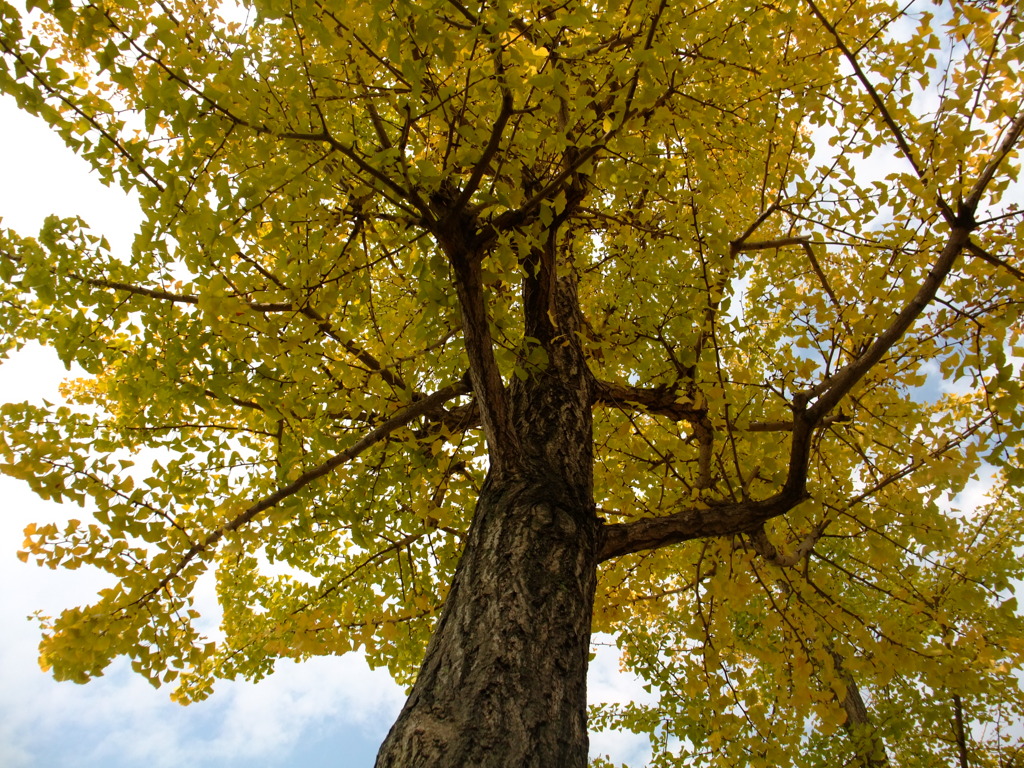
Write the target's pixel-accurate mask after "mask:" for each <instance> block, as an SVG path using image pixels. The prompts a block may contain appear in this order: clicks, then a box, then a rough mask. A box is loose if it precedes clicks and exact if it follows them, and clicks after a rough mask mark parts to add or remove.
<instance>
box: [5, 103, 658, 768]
mask: <svg viewBox="0 0 1024 768" xmlns="http://www.w3.org/2000/svg"><path fill="white" fill-rule="evenodd" d="M0 168H2V169H3V171H4V178H5V183H4V184H2V185H0V218H2V223H0V226H3V227H9V228H11V229H14V230H15V231H17V232H19V233H20V234H22V235H34V234H36V233H37V232H38V230H39V227H40V225H41V224H42V222H43V220H44V218H45V217H46V216H48V215H51V214H57V215H60V216H81V217H82V218H83V219H84V220H85V221H86V222H88V224H89V225H90V226H91V227H92V228H93V229H94V230H95V231H97V232H99V233H102V234H103V235H105V236H106V237H107V239H108V240H109V241H110V243H111V246H112V248H113V249H114V250H115V252H117V251H121V252H126V251H127V250H128V249H129V248H130V247H131V241H132V237H133V235H134V231H135V229H136V227H137V225H138V223H139V222H140V221H141V212H140V211H139V209H138V206H137V204H135V203H134V202H133V201H132V200H130V199H128V198H127V197H126V195H125V194H124V193H123V192H122V191H121V190H119V189H110V188H107V187H104V186H103V185H102V184H101V183H100V182H99V181H98V180H97V179H95V178H94V177H93V176H92V175H91V173H90V171H89V166H88V164H87V163H86V162H85V161H84V160H81V159H80V158H78V157H76V156H75V155H74V154H73V153H72V152H71V151H70V150H68V149H67V148H66V147H65V146H64V144H63V142H62V141H61V140H60V139H59V137H57V136H56V135H54V134H52V133H50V132H49V130H48V128H47V127H46V125H45V124H44V123H43V122H42V121H40V120H38V119H36V118H33V117H31V116H29V115H26V114H24V113H21V112H20V111H18V109H17V107H16V106H15V105H14V103H13V100H11V99H8V98H6V97H4V98H0ZM73 375H76V374H75V372H70V373H69V372H68V371H66V370H65V369H64V367H63V365H62V364H61V363H60V362H59V361H58V360H57V357H56V355H55V354H54V353H53V352H52V351H51V350H47V349H43V348H41V347H38V346H31V347H27V348H24V349H22V350H19V351H18V352H16V353H14V354H13V355H12V356H11V357H10V358H9V359H8V360H6V361H4V362H2V363H0V400H2V401H4V402H20V401H23V400H31V401H36V402H38V401H39V400H41V399H46V400H49V401H51V402H53V401H59V400H60V395H59V393H58V389H57V388H58V384H59V382H60V381H61V379H62V378H64V377H67V376H73ZM82 516H83V511H82V510H81V509H80V508H78V507H75V506H68V505H59V504H55V503H53V502H46V501H43V500H41V499H39V498H38V497H36V496H35V495H34V494H33V493H32V492H31V491H30V490H29V489H28V487H27V486H26V485H24V484H23V483H20V482H19V481H16V480H14V479H12V478H9V477H6V476H4V475H0V583H2V584H4V585H5V586H6V588H5V589H3V590H0V768H44V767H45V768H53V767H54V766H74V767H75V768H93V767H95V768H100V766H102V767H103V768H137V767H138V766H146V768H165V766H166V767H167V768H170V767H171V766H174V768H178V767H179V766H182V765H188V766H189V767H190V768H233V766H245V767H246V768H283V767H284V766H289V767H291V766H296V765H302V766H303V767H304V768H320V767H321V766H324V767H325V768H326V766H331V768H369V766H372V765H373V760H374V756H375V755H376V751H377V747H378V746H379V744H380V742H381V740H383V738H384V736H385V735H386V733H387V730H388V728H389V727H390V725H391V723H392V722H393V720H394V719H395V717H396V716H397V715H398V711H399V710H400V708H401V706H402V702H403V701H404V698H405V697H404V693H403V692H402V690H401V689H400V688H399V687H398V686H397V685H396V684H395V683H394V682H393V681H392V680H391V678H390V677H389V676H388V675H387V673H386V672H383V671H382V670H376V671H374V670H370V669H369V667H368V666H367V665H366V663H365V661H364V660H363V658H362V657H361V656H360V655H358V654H347V655H345V656H342V657H330V658H317V659H313V660H311V661H307V662H303V663H299V664H297V663H292V662H281V663H279V665H278V668H277V670H276V671H275V673H274V674H273V675H271V676H270V677H269V678H267V679H265V680H263V681H261V682H260V683H258V684H253V683H248V682H239V681H226V682H222V683H220V684H219V686H218V687H217V688H216V690H215V692H214V694H213V696H212V697H210V698H209V699H208V700H206V701H204V702H200V703H198V704H192V705H190V706H188V707H182V706H180V705H178V704H174V703H172V702H171V701H170V699H169V696H168V694H169V691H168V690H167V689H162V690H158V689H154V688H152V687H151V686H150V685H149V683H147V682H146V681H145V680H143V679H142V678H141V677H139V676H138V675H135V674H134V673H133V672H132V671H131V670H130V668H129V667H128V665H127V663H125V662H124V660H119V661H117V662H115V663H114V664H113V665H112V666H111V667H110V668H109V669H108V670H107V672H106V674H105V675H104V676H103V677H102V678H99V679H96V680H94V681H92V682H90V683H88V684H87V685H84V686H80V685H75V684H73V683H57V682H55V681H54V680H53V679H52V678H51V677H50V676H49V675H48V674H46V673H44V672H43V671H42V670H40V668H39V665H38V663H37V652H36V648H37V645H38V642H39V632H38V628H37V626H36V625H35V624H34V623H33V622H32V621H31V620H30V619H29V618H28V617H30V616H31V615H32V614H34V613H35V612H36V611H41V612H42V613H43V614H44V615H53V614H56V613H58V612H59V611H61V610H62V609H64V608H67V607H70V606H73V605H82V604H85V603H87V602H91V600H92V597H93V596H94V595H95V593H96V591H97V590H98V589H100V588H102V587H104V586H106V582H105V580H104V576H103V575H101V574H99V573H98V572H89V571H88V570H86V569H80V570H77V571H65V570H58V571H51V570H49V569H41V568H38V567H36V566H35V564H33V563H31V562H30V563H28V564H26V563H22V562H21V561H20V560H18V559H17V556H16V552H17V550H18V549H19V548H20V547H21V544H22V541H23V539H24V536H23V533H22V531H23V530H24V527H25V525H27V524H28V523H29V522H50V521H61V520H66V519H68V518H71V517H78V518H81V517H82ZM208 602H210V605H208V606H207V610H206V611H204V613H207V612H209V611H212V610H213V609H214V608H215V606H214V605H213V604H212V599H209V600H208ZM199 607H200V610H202V606H199ZM605 640H608V638H605ZM596 650H597V652H598V655H597V658H596V659H595V660H594V662H593V663H592V664H591V674H590V698H591V700H592V701H612V700H614V701H627V700H635V699H638V698H645V697H646V696H647V694H645V692H644V691H643V690H642V689H641V688H640V685H639V682H638V681H637V680H635V679H634V678H632V677H630V676H628V675H625V674H622V673H620V672H619V669H618V658H617V654H616V652H615V650H614V649H613V648H610V647H608V646H601V647H598V648H596ZM591 747H592V752H594V753H598V754H608V755H610V756H611V757H612V758H613V759H614V760H615V761H616V762H625V763H629V764H630V765H634V766H638V765H643V764H644V762H646V757H647V755H649V753H650V751H649V747H648V746H647V744H646V741H644V740H643V739H641V738H639V737H636V736H634V735H632V734H625V733H617V732H612V733H601V734H594V735H593V736H592V739H591Z"/></svg>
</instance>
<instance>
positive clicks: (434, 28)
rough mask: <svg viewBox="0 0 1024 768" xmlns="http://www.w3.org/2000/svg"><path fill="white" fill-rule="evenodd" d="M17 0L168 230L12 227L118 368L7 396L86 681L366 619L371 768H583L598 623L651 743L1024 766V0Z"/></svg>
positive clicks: (54, 637) (65, 334)
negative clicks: (39, 394)
mask: <svg viewBox="0 0 1024 768" xmlns="http://www.w3.org/2000/svg"><path fill="white" fill-rule="evenodd" d="M35 5H36V9H35V10H33V11H31V12H26V13H20V12H18V11H17V10H15V9H14V8H13V7H12V6H10V5H7V4H6V3H3V4H0V9H2V14H3V26H2V33H0V50H2V51H3V59H2V60H3V71H2V73H0V83H2V87H3V89H4V90H5V91H7V92H8V93H11V94H13V95H14V96H15V97H16V98H17V99H18V100H19V103H20V104H21V105H22V106H23V107H24V108H25V109H27V110H29V111H31V112H33V113H35V114H38V115H41V116H42V117H44V118H45V119H46V120H48V121H49V122H50V124H51V125H52V126H53V127H54V128H55V129H56V130H57V131H59V132H60V133H61V135H62V136H63V137H64V139H65V140H66V141H67V142H68V144H69V145H70V146H72V147H74V148H76V149H77V150H78V151H79V152H80V153H81V154H82V155H83V156H84V157H86V158H87V159H88V160H89V161H90V162H91V163H92V164H93V166H94V167H95V168H96V169H97V171H98V172H99V173H100V174H102V175H103V177H104V178H105V179H107V180H108V181H110V182H111V183H118V184H120V185H122V186H123V187H124V188H126V189H127V190H129V191H131V192H133V193H135V194H137V195H138V199H139V200H140V203H141V205H142V208H143V210H144V211H145V215H146V221H145V223H144V225H143V227H142V231H141V232H140V233H139V235H138V237H137V238H136V241H135V246H134V248H133V251H132V253H131V254H130V255H127V254H111V253H110V252H109V249H108V248H107V246H106V243H105V242H104V241H103V239H102V238H100V237H97V236H94V235H92V234H90V233H89V232H88V230H87V229H86V228H85V226H84V224H83V223H82V222H80V221H68V220H56V219H52V220H50V221H49V222H48V223H47V225H46V226H45V227H44V229H43V231H42V232H40V233H39V235H38V236H37V237H35V238H27V237H23V236H19V235H17V234H15V233H12V232H6V233H5V234H4V235H3V240H2V244H0V276H2V277H3V279H4V284H3V285H4V287H3V290H4V294H3V300H2V304H0V311H2V313H3V315H2V328H3V343H4V349H6V350H10V349H13V348H16V347H18V346H19V345H21V344H24V343H25V342H26V341H29V340H39V341H42V342H43V343H47V344H51V345H53V346H54V347H55V348H56V349H57V350H58V352H59V353H60V355H61V357H62V359H63V360H64V361H65V362H66V363H68V364H71V363H77V364H78V365H80V366H82V367H83V368H84V369H85V370H86V371H87V372H88V373H89V374H90V376H89V377H88V378H86V379H82V380H78V381H73V382H69V383H68V384H67V385H66V389H67V397H68V399H69V401H70V403H71V404H70V405H69V406H60V407H51V408H40V407H33V406H30V405H27V404H25V405H7V406H4V411H3V414H4V424H3V438H2V440H3V442H2V443H0V455H2V457H3V461H4V467H3V468H4V471H5V472H7V473H9V474H11V475H14V476H16V477H21V478H24V479H25V480H26V481H27V482H29V483H30V484H31V485H32V487H33V488H34V489H35V490H36V491H37V492H38V493H40V494H41V495H43V496H44V497H47V498H55V499H65V500H69V501H75V502H79V503H89V504H90V505H92V506H93V507H94V509H95V511H94V512H93V517H94V518H95V521H93V522H88V521H87V522H78V521H72V523H71V524H69V525H67V526H66V527H64V526H62V527H57V526H55V525H35V524H33V525H29V527H28V529H27V531H26V535H27V539H26V545H25V551H24V553H23V556H24V557H25V558H26V559H27V558H29V557H34V558H36V559H37V560H38V561H39V562H40V563H45V564H48V565H51V566H58V565H62V566H65V567H71V568H74V567H77V566H80V565H92V566H97V567H100V568H103V569H105V570H106V571H108V572H109V573H110V574H111V575H112V577H113V578H112V581H111V586H110V588H109V589H106V590H104V591H103V592H101V593H100V595H99V596H98V600H97V602H96V603H94V604H93V605H90V606H87V607H83V608H73V609H69V610H67V611H66V612H64V613H63V614H62V615H60V616H58V617H56V618H53V619H45V620H44V621H43V633H44V639H43V643H42V646H41V651H42V660H43V663H44V665H46V666H48V667H50V668H52V670H53V672H54V674H55V675H56V676H57V677H59V678H65V679H71V680H76V681H79V682H82V681H85V680H88V679H89V678H90V677H91V676H94V675H96V674H99V673H100V672H101V671H102V670H103V668H104V667H105V666H106V665H107V664H108V663H109V662H110V661H111V660H112V659H113V658H114V657H116V656H118V655H128V656H130V657H131V659H132V665H133V667H134V668H135V669H136V670H137V671H138V672H139V673H141V674H143V675H145V676H146V677H148V678H149V679H150V680H152V681H153V682H154V683H171V682H174V683H176V688H175V691H174V693H173V695H174V696H175V697H177V698H179V699H180V700H182V701H189V700H192V699H196V698H199V697H202V696H205V695H207V694H208V693H209V692H210V690H211V686H212V683H213V681H214V680H215V679H216V678H224V677H227V678H233V677H237V676H245V677H249V678H256V679H258V678H260V677H262V676H264V675H266V674H267V673H268V672H269V671H270V670H271V669H272V667H273V664H274V661H275V660H276V659H278V658H282V657H291V658H305V657H308V656H310V655H313V654H331V653H343V652H346V651H348V650H352V649H356V648H363V649H364V650H365V652H366V653H367V656H368V658H369V659H371V661H373V662H374V663H378V664H387V665H388V667H389V669H390V670H391V671H392V673H393V674H394V675H395V676H396V677H397V678H398V679H399V680H402V681H407V682H410V683H411V682H412V681H413V679H415V680H416V683H415V686H414V687H413V688H412V691H411V695H410V698H409V700H408V703H407V704H406V707H405V709H404V710H403V712H402V714H401V715H400V717H399V720H398V722H397V723H396V724H395V726H394V728H393V729H392V731H391V734H390V735H389V736H388V739H387V740H386V741H385V743H384V745H383V747H382V749H381V753H380V756H379V758H378V765H379V766H407V765H432V766H433V765H451V766H465V765H476V766H488V765H495V766H497V765H502V766H504V765H508V766H512V765H515V766H524V765H535V766H541V765H544V766H555V765H557V766H578V765H583V764H584V763H585V762H586V752H587V746H586V745H587V735H586V734H587V717H586V712H585V676H586V666H587V657H588V652H589V645H590V632H591V629H592V628H597V629H600V630H603V631H607V632H611V633H613V634H615V635H616V637H617V638H618V640H619V642H620V644H621V647H622V648H623V651H624V660H625V663H626V664H627V665H628V666H629V668H631V669H633V670H635V671H636V672H638V673H639V674H641V676H643V677H645V678H646V679H647V680H648V681H649V683H650V684H651V685H652V686H654V687H656V688H657V691H658V693H659V694H660V699H659V702H658V704H657V706H655V707H650V708H644V707H640V706H626V707H622V708H604V709H599V710H598V711H597V712H596V713H595V715H596V722H597V724H598V725H600V726H611V727H628V728H632V729H634V730H637V731H639V732H649V733H650V734H651V735H652V738H653V740H654V743H655V746H656V755H655V758H654V762H655V764H658V765H662V764H665V765H667V764H672V761H673V760H675V759H676V757H675V756H676V755H678V754H680V753H682V754H685V755H686V760H687V761H688V762H692V763H694V764H698V763H705V762H706V763H709V764H711V763H713V764H722V765H730V766H731V765H737V764H752V765H753V764H771V765H777V764H799V765H802V764H808V765H811V764H814V765H818V764H822V763H824V762H828V763H829V764H846V763H851V762H852V763H855V764H862V765H870V766H876V765H885V764H890V763H894V764H901V765H902V764H906V765H918V764H922V765H931V764H936V765H939V764H942V765H948V764H949V763H950V761H951V760H952V759H954V757H955V758H956V759H958V760H960V761H961V764H962V765H963V764H966V763H970V764H977V765H984V764H989V763H991V764H993V765H996V764H1007V762H1008V761H1013V760H1015V759H1016V757H1015V755H1016V751H1015V750H1016V749H1017V744H1016V742H1015V741H1014V738H1016V737H1011V736H1010V735H1009V734H1010V730H1009V729H1008V727H1007V724H1009V723H1012V722H1014V721H1016V720H1017V719H1018V718H1020V716H1021V714H1022V712H1021V707H1022V701H1021V695H1020V691H1019V688H1018V686H1017V684H1016V679H1015V678H1014V677H1013V672H1014V671H1015V670H1016V669H1018V668H1019V666H1020V647H1019V643H1020V639H1019V638H1020V637H1021V626H1020V621H1019V619H1018V616H1017V613H1016V606H1015V603H1014V600H1013V598H1012V586H1013V583H1014V579H1016V578H1018V577H1019V576H1020V566H1019V564H1018V562H1017V557H1016V552H1015V548H1016V547H1019V546H1020V544H1021V526H1020V524H1019V521H1018V520H1017V519H1016V517H1017V515H1016V514H1015V512H1016V508H1017V505H1018V504H1019V484H1020V480H1021V470H1020V438H1021V434H1022V433H1021V409H1020V407H1019V400H1020V395H1021V391H1020V384H1019V374H1020V359H1021V358H1020V355H1021V344H1020V332H1021V316H1020V307H1021V304H1020V297H1021V281H1022V273H1021V269H1020V266H1019V263H1020V262H1019V256H1018V255H1017V249H1019V246H1020V243H1021V242H1022V239H1024V238H1022V235H1024V222H1022V217H1021V215H1020V213H1019V211H1018V210H1017V209H1016V208H1015V207H1014V206H1013V205H1012V202H1013V200H1014V199H1015V197H1014V191H1015V190H1016V187H1015V186H1014V185H1015V182H1016V177H1017V172H1018V169H1019V158H1018V152H1017V146H1018V144H1019V141H1020V137H1021V133H1022V132H1024V111H1022V110H1021V102H1022V99H1021V95H1022V94H1021V88H1020V85H1019V80H1020V61H1021V45H1022V44H1021V33H1022V31H1024V21H1022V20H1021V18H1020V16H1019V13H1018V10H1017V8H1016V5H1015V4H1013V3H1005V4H1004V3H998V2H962V1H959V0H955V1H954V2H949V3H943V4H938V5H936V6H927V5H925V4H923V3H922V4H911V5H910V6H909V7H901V6H898V5H895V4H892V3H888V2H874V1H871V2H857V3H832V2H817V1H816V0H803V2H797V1H796V0H794V1H793V2H788V0H787V1H786V2H781V3H778V2H776V3H753V2H748V1H747V0H721V2H714V3H707V4H700V3H682V4H671V3H668V2H667V1H666V0H661V1H660V2H631V3H616V2H608V3H605V4H598V5H592V4H586V3H579V2H573V1H569V2H565V3H561V4H555V5H551V4H547V3H530V2H486V3H481V4H464V3H462V2H460V1H459V0H423V2H406V1H405V0H389V1H388V2H384V1H383V0H370V2H365V3H358V4H350V5H348V6H346V7H341V6H340V5H339V6H338V7H332V5H331V4H321V3H318V2H310V3H294V2H279V1H278V0H269V1H268V2H258V3H253V4H252V5H250V6H236V5H233V4H230V5H219V4H216V3H211V4H201V3H198V2H193V1H192V0H188V1H186V0H182V1H181V2H176V1H174V0H168V1H166V2H165V1H164V0H157V2H154V3H151V4H141V3H135V2H128V1H123V2H100V1H97V2H92V3H77V4H73V3H70V2H68V1H67V0H59V1H57V2H41V3H35ZM868 158H870V163H869V164H868V165H865V164H864V160H865V159H868ZM55 183H59V182H57V181H55ZM1017 197H1019V195H1017ZM938 378H941V379H943V380H944V381H947V382H953V383H954V385H953V389H952V390H951V391H948V392H947V391H942V390H940V389H938V388H937V387H936V379H938ZM985 466H988V467H990V468H992V471H994V472H995V475H996V476H997V485H996V491H995V492H994V494H993V496H992V499H991V503H990V505H989V506H986V507H982V508H980V509H979V510H975V511H970V510H968V511H965V512H963V513H960V512H958V511H957V510H955V509H953V508H952V507H951V505H950V500H951V499H952V498H953V497H955V496H956V494H958V493H959V492H961V491H962V490H963V488H964V487H965V484H966V483H967V481H968V480H969V479H971V478H972V477H974V476H976V475H977V474H978V473H979V472H980V471H982V469H983V467H985ZM686 542H690V543H686ZM211 572H212V573H213V574H215V577H216V580H217V589H218V594H219V597H220V601H221V607H222V609H223V620H222V630H223V636H222V637H220V638H219V639H217V640H215V641H211V640H208V639H207V638H204V637H202V636H201V635H200V633H199V632H198V630H197V629H196V619H197V618H198V616H197V614H196V612H195V610H194V608H193V606H192V594H193V590H194V589H195V586H196V584H197V582H198V581H199V580H200V579H201V578H203V577H204V575H205V574H209V573H211ZM428 639H429V642H428ZM424 647H426V656H425V659H424V657H423V649H424ZM421 660H422V666H419V671H418V673H416V674H415V675H414V670H415V669H416V668H417V665H419V664H420V661H421ZM838 733H843V734H844V735H833V734H838Z"/></svg>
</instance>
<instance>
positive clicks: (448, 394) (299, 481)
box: [123, 381, 469, 609]
mask: <svg viewBox="0 0 1024 768" xmlns="http://www.w3.org/2000/svg"><path fill="white" fill-rule="evenodd" d="M468 392H469V388H468V387H467V386H466V385H465V383H464V382H462V381H457V382H455V383H454V384H449V385H448V386H447V387H444V388H443V389H439V390H438V391H437V392H435V393H434V394H432V395H428V396H427V397H424V398H423V399H422V400H417V401H416V402H414V403H411V404H410V405H407V406H406V407H405V408H403V409H401V410H400V411H398V413H396V414H395V415H394V416H392V417H391V418H390V419H388V420H387V421H385V422H384V423H383V424H381V425H380V426H378V427H376V428H374V429H371V430H370V431H369V432H367V433H366V434H365V435H364V436H363V437H362V438H360V439H359V440H358V441H356V442H355V443H354V444H353V445H351V446H349V447H348V448H346V449H345V450H344V451H341V452H339V453H336V454H335V455H334V456H332V457H331V458H329V459H327V461H325V462H323V463H322V464H319V465H318V466H316V467H313V468H312V469H310V470H308V471H306V472H303V473H302V474H301V475H300V476H299V477H297V478H296V479H295V480H293V481H292V482H291V483H289V484H288V485H286V486H283V487H281V488H278V489H277V490H276V491H275V492H274V493H272V494H270V495H269V496H265V497H264V498H262V499H260V500H259V501H257V502H255V503H254V504H252V505H250V506H249V507H247V508H246V509H245V510H244V511H243V512H241V513H240V514H238V515H236V516H235V517H233V518H231V519H230V520H228V521H227V522H226V523H224V524H223V525H221V526H219V527H217V528H216V529H215V530H213V531H210V533H208V534H207V535H206V536H205V537H203V539H202V541H200V542H197V543H195V544H193V545H192V546H191V547H190V548H189V549H188V550H187V551H186V552H185V554H184V555H182V556H181V558H180V559H179V560H178V562H177V563H176V564H175V565H174V566H173V567H172V568H171V569H170V570H168V572H167V574H166V575H165V576H164V577H163V578H162V579H161V580H160V582H159V584H157V585H156V586H155V587H153V588H152V589H151V590H149V591H148V592H146V593H145V594H144V595H142V596H141V597H139V598H137V599H135V600H133V601H132V602H131V603H128V604H127V605H125V606H124V607H123V609H127V608H129V607H131V606H133V605H139V604H142V603H145V602H146V601H147V600H149V599H150V598H152V597H153V596H154V595H155V594H157V593H158V592H159V591H160V590H162V589H163V588H164V587H166V586H167V585H168V584H169V583H170V582H171V580H172V579H174V578H175V577H176V576H177V575H178V574H180V573H181V572H182V571H183V570H184V569H185V567H186V566H187V565H188V564H189V563H190V562H191V561H192V560H194V559H195V558H196V556H197V555H199V554H200V553H201V552H205V551H207V550H209V549H210V548H212V547H214V546H216V544H217V543H218V542H219V541H220V540H221V539H222V538H224V536H225V535H226V534H228V533H230V532H232V531H237V530H238V529H239V528H241V527H242V526H244V525H246V524H247V523H249V522H251V521H252V520H253V519H254V518H255V517H256V516H257V515H259V514H260V513H261V512H264V511H266V510H268V509H270V508H271V507H274V506H276V505H277V504H280V503H281V502H282V501H284V500H285V499H287V498H288V497H289V496H294V495H295V494H296V493H298V492H299V491H300V490H302V489H303V488H305V487H306V486H307V485H309V484H310V483H312V482H313V481H314V480H318V479H319V478H321V477H323V476H325V475H327V474H330V473H331V472H332V471H334V470H335V469H337V468H338V467H340V466H341V465H342V464H347V463H348V462H350V461H352V459H354V458H356V457H357V456H359V455H360V454H361V453H362V452H363V451H365V450H366V449H367V448H370V447H371V446H373V445H375V444H377V443H379V442H380V441H382V440H383V439H384V438H386V437H387V436H388V435H390V434H391V433H392V432H394V431H395V430H396V429H398V428H399V427H404V426H405V425H406V424H408V423H409V422H410V421H412V420H413V419H416V418H419V417H420V416H425V415H426V414H428V413H430V412H431V411H433V410H435V409H436V408H440V407H441V406H442V405H444V404H445V403H446V402H448V401H449V400H451V399H453V398H456V397H459V396H460V395H465V394H467V393H468Z"/></svg>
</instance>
